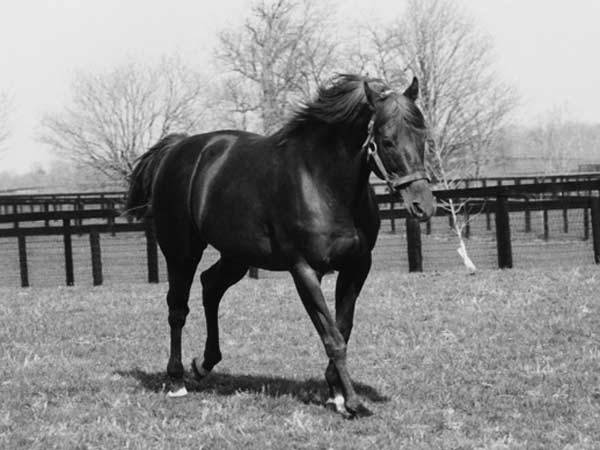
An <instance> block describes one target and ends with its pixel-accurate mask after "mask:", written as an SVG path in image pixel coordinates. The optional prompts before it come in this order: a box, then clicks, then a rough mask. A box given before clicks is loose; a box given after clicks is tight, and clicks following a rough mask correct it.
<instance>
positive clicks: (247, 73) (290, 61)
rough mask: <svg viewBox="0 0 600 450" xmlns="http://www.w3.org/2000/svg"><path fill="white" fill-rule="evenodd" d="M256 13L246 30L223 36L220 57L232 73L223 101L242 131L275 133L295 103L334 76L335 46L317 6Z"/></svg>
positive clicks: (301, 0) (268, 7)
mask: <svg viewBox="0 0 600 450" xmlns="http://www.w3.org/2000/svg"><path fill="white" fill-rule="evenodd" d="M251 11H252V15H251V17H250V18H249V19H247V20H246V22H245V23H244V26H243V29H242V31H239V32H237V31H225V32H222V33H221V34H220V47H219V50H218V52H217V57H218V59H219V60H220V61H222V62H223V63H224V65H225V66H226V68H227V69H228V70H229V71H230V73H229V75H228V78H227V80H226V82H225V90H224V92H225V96H224V99H225V102H226V104H227V105H229V110H230V111H233V112H234V113H236V114H237V115H238V119H241V121H242V125H243V126H246V127H249V128H251V129H252V128H254V129H256V130H257V131H260V132H263V133H272V132H273V131H275V130H276V129H277V128H278V127H279V126H280V125H281V124H282V118H283V117H284V116H285V113H286V111H287V109H288V107H289V104H290V102H293V101H297V100H299V99H305V98H307V97H308V96H309V94H310V93H311V91H312V90H313V89H314V88H315V86H317V85H318V84H320V83H321V82H322V80H323V79H324V78H326V77H329V76H330V74H331V68H332V67H333V65H334V56H335V54H334V50H335V48H336V45H335V44H334V43H333V42H332V41H330V40H329V34H328V33H327V32H328V31H330V28H329V27H328V26H327V17H328V16H327V14H326V13H325V11H324V10H323V9H322V7H321V9H320V8H319V7H317V5H316V2H314V1H311V0H297V1H296V0H276V1H264V0H263V1H257V2H255V3H254V4H253V6H252V9H251ZM252 116H257V117H256V118H253V117H252ZM251 125H253V126H251Z"/></svg>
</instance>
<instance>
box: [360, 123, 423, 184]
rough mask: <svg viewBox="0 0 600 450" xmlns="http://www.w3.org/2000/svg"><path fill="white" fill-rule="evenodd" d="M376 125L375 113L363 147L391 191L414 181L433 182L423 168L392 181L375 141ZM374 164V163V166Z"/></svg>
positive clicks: (370, 164)
mask: <svg viewBox="0 0 600 450" xmlns="http://www.w3.org/2000/svg"><path fill="white" fill-rule="evenodd" d="M374 125H375V115H373V116H372V117H371V120H370V121H369V128H368V130H369V133H368V134H367V138H366V139H365V142H363V145H362V147H361V148H362V150H363V151H365V152H366V153H367V164H369V166H370V167H371V170H373V171H374V172H375V175H377V176H378V177H379V178H381V179H382V180H384V181H385V182H386V183H387V185H388V187H389V189H390V192H394V190H395V189H396V188H398V187H401V186H404V185H407V184H410V183H412V182H413V181H418V180H427V181H429V182H431V179H430V178H429V177H428V176H427V174H426V173H425V172H423V171H421V170H417V171H415V172H413V173H409V174H408V175H404V176H403V177H400V178H396V179H395V180H393V181H392V179H391V177H390V175H389V173H388V171H387V169H386V168H385V166H384V165H383V161H382V160H381V157H380V156H379V151H378V147H377V143H376V142H375V133H374ZM372 164H374V166H375V167H374V168H373V166H372Z"/></svg>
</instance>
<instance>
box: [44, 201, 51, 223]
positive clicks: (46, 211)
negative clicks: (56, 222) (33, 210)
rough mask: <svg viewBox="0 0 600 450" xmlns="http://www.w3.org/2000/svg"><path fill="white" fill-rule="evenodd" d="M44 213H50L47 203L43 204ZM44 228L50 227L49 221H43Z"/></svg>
mask: <svg viewBox="0 0 600 450" xmlns="http://www.w3.org/2000/svg"><path fill="white" fill-rule="evenodd" d="M44 212H45V213H48V212H50V206H49V205H48V202H44ZM44 226H45V227H49V226H50V221H49V220H48V219H46V220H44Z"/></svg>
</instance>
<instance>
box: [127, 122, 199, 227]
mask: <svg viewBox="0 0 600 450" xmlns="http://www.w3.org/2000/svg"><path fill="white" fill-rule="evenodd" d="M186 137H188V135H187V134H183V133H173V134H168V135H167V136H165V137H163V138H162V139H161V140H160V141H158V142H157V143H156V144H154V145H153V146H152V147H150V148H149V149H148V151H147V152H146V153H144V154H143V155H142V156H140V157H139V158H138V159H137V161H136V164H135V167H134V168H133V171H132V172H131V175H130V176H129V190H128V192H127V201H126V203H125V211H124V214H126V215H128V216H130V217H134V218H136V219H138V220H139V219H142V218H143V217H146V216H148V215H149V214H150V212H151V204H152V184H153V182H154V176H155V175H156V171H157V169H158V166H159V163H160V162H161V160H162V159H163V158H164V156H165V155H166V154H167V152H168V151H169V149H170V148H172V147H173V146H175V145H176V144H177V143H178V142H180V141H182V140H183V139H185V138H186Z"/></svg>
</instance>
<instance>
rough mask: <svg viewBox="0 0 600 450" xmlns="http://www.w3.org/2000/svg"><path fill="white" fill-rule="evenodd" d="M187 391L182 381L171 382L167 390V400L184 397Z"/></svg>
mask: <svg viewBox="0 0 600 450" xmlns="http://www.w3.org/2000/svg"><path fill="white" fill-rule="evenodd" d="M187 394H188V391H187V389H186V387H185V384H184V383H183V380H171V381H170V382H169V390H168V391H167V398H179V397H185V396H186V395H187Z"/></svg>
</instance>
